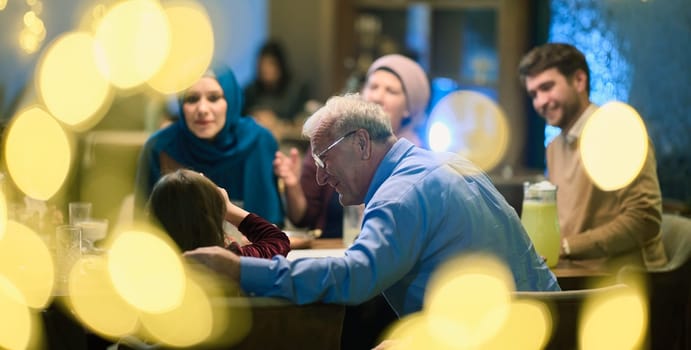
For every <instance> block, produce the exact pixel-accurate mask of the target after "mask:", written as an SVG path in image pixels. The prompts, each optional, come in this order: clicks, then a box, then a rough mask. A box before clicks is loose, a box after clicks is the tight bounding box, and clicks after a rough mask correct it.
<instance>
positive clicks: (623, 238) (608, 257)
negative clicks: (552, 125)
mask: <svg viewBox="0 0 691 350" xmlns="http://www.w3.org/2000/svg"><path fill="white" fill-rule="evenodd" d="M596 110H597V106H596V105H593V104H591V105H590V106H589V107H588V108H587V109H586V111H585V112H584V113H583V115H581V116H580V117H579V119H578V121H577V122H576V124H574V126H573V127H572V128H571V130H569V132H568V134H566V135H563V134H561V135H559V136H557V137H556V138H555V139H554V140H553V141H552V142H551V143H550V144H549V145H548V146H547V170H548V177H549V180H550V182H552V183H553V184H555V185H556V186H557V211H558V214H559V224H560V228H561V234H562V237H563V238H565V239H566V240H567V241H568V246H569V248H570V255H569V257H570V258H572V259H578V260H584V262H588V263H592V264H594V265H598V264H606V265H607V266H611V267H618V266H620V265H621V264H627V263H634V264H638V265H641V266H649V267H658V266H662V265H664V264H665V263H666V262H667V256H666V255H665V251H664V247H663V246H662V241H661V231H660V222H661V220H662V219H661V218H662V197H661V194H660V186H659V183H658V180H657V170H656V162H655V151H654V149H653V146H652V143H650V142H649V148H648V154H647V158H646V160H645V164H644V165H643V168H642V170H641V172H640V174H639V175H638V177H636V178H635V179H634V180H633V182H631V184H629V185H628V186H626V187H624V188H622V189H619V190H615V191H609V192H606V191H603V190H600V189H599V188H598V187H597V186H596V185H595V184H594V183H593V182H592V181H591V180H590V178H589V177H588V175H587V173H586V172H585V169H584V168H583V164H582V163H581V156H580V153H579V151H578V144H579V139H580V136H581V132H582V131H583V127H584V126H585V123H586V121H587V120H588V118H590V116H591V115H592V114H593V112H595V111H596ZM612 132H613V133H616V130H612Z"/></svg>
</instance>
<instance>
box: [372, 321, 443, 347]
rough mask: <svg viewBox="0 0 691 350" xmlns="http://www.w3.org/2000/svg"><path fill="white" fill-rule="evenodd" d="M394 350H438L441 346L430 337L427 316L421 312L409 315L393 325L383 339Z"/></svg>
mask: <svg viewBox="0 0 691 350" xmlns="http://www.w3.org/2000/svg"><path fill="white" fill-rule="evenodd" d="M383 338H384V339H386V340H387V341H388V342H389V347H387V349H388V348H392V349H394V350H414V349H439V348H441V345H440V344H439V343H437V342H436V340H435V338H434V337H432V336H430V334H429V332H428V327H427V315H426V314H425V313H423V312H417V313H413V314H410V315H408V316H406V317H404V318H402V319H400V320H398V321H396V323H394V324H393V326H392V327H391V329H390V330H388V331H387V333H386V335H385V336H384V337H383Z"/></svg>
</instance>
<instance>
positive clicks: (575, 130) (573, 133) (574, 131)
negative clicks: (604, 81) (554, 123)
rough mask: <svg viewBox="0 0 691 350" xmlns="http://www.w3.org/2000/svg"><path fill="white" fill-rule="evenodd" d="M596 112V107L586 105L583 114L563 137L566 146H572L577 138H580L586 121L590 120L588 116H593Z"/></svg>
mask: <svg viewBox="0 0 691 350" xmlns="http://www.w3.org/2000/svg"><path fill="white" fill-rule="evenodd" d="M596 110H597V105H595V104H592V103H591V104H590V105H588V108H586V109H585V111H583V114H581V115H580V116H579V117H578V120H576V123H574V124H573V127H571V129H570V130H569V132H568V133H567V134H566V135H564V138H565V139H566V142H567V143H568V144H572V143H574V142H575V141H576V140H578V138H579V137H580V136H581V132H583V127H584V126H585V123H586V122H587V121H588V119H590V116H591V115H593V113H595V111H596Z"/></svg>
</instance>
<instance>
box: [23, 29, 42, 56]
mask: <svg viewBox="0 0 691 350" xmlns="http://www.w3.org/2000/svg"><path fill="white" fill-rule="evenodd" d="M44 33H45V32H44ZM43 36H45V34H44V35H43ZM42 42H43V37H42V36H41V35H37V34H36V33H34V32H32V31H31V30H29V29H28V28H24V29H22V31H21V32H19V47H20V48H21V49H22V51H24V52H25V53H27V54H32V53H34V52H36V51H38V49H39V48H40V47H41V43H42Z"/></svg>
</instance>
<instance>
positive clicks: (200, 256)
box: [183, 247, 240, 283]
mask: <svg viewBox="0 0 691 350" xmlns="http://www.w3.org/2000/svg"><path fill="white" fill-rule="evenodd" d="M183 255H184V257H185V258H187V259H190V260H193V261H195V262H198V263H201V264H203V265H205V266H206V267H208V268H210V269H211V270H213V271H214V272H216V273H219V274H221V275H224V276H227V277H228V278H230V280H231V281H234V282H238V283H239V282H240V257H239V256H237V255H235V254H234V253H233V252H231V251H229V250H227V249H224V248H221V247H201V248H197V249H195V250H190V251H186V252H185V253H183Z"/></svg>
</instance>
